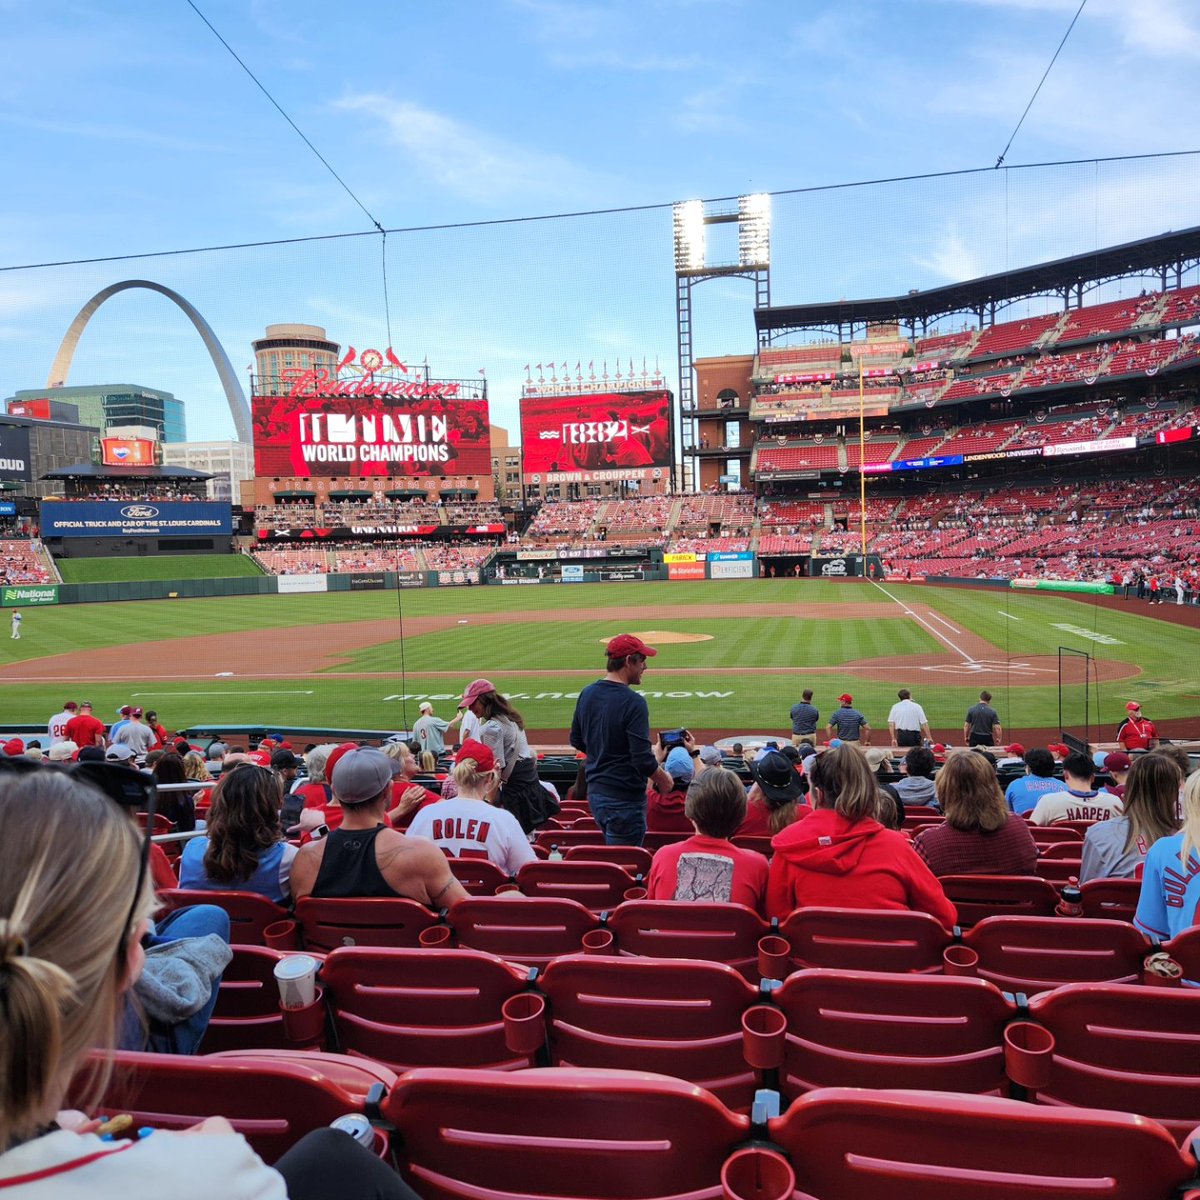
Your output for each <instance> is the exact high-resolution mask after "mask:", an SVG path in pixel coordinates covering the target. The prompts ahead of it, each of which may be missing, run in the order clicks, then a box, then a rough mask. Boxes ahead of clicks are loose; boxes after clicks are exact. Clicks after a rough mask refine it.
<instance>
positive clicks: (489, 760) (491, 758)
mask: <svg viewBox="0 0 1200 1200" xmlns="http://www.w3.org/2000/svg"><path fill="white" fill-rule="evenodd" d="M465 758H473V759H474V760H475V765H476V766H477V767H478V768H479V769H480V770H481V771H494V770H495V769H496V757H495V755H494V754H493V753H492V752H491V750H490V749H489V748H488V747H487V746H485V745H484V744H483V743H482V742H477V741H476V740H475V739H474V738H467V740H466V741H465V742H463V744H462V746H460V747H459V751H458V753H457V754H456V755H455V756H454V761H455V763H460V762H462V761H463V759H465Z"/></svg>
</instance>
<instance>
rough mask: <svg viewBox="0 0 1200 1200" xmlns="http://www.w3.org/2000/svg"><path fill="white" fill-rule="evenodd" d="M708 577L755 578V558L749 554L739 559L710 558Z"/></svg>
mask: <svg viewBox="0 0 1200 1200" xmlns="http://www.w3.org/2000/svg"><path fill="white" fill-rule="evenodd" d="M708 577H709V578H710V579H753V578H754V560H753V559H752V558H751V557H750V556H749V555H747V556H746V557H745V558H739V559H728V558H726V559H713V558H710V559H709V560H708Z"/></svg>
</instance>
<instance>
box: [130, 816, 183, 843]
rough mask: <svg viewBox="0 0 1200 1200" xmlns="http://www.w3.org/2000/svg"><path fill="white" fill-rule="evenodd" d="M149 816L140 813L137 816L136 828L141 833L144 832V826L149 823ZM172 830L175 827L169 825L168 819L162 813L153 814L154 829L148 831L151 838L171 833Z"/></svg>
mask: <svg viewBox="0 0 1200 1200" xmlns="http://www.w3.org/2000/svg"><path fill="white" fill-rule="evenodd" d="M149 816H150V814H149V813H144V812H140V813H138V814H137V823H138V828H139V829H140V830H141V831H142V832H143V833H145V832H146V826H147V824H148V823H149ZM174 828H175V826H174V825H173V824H172V823H171V818H170V817H168V816H165V815H164V814H163V813H155V814H154V828H153V829H152V830H151V831H150V833H151V836H152V837H153V836H157V835H159V834H164V833H171V832H172V831H173V830H174Z"/></svg>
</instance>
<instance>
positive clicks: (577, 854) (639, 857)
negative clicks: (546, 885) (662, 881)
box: [563, 846, 654, 878]
mask: <svg viewBox="0 0 1200 1200" xmlns="http://www.w3.org/2000/svg"><path fill="white" fill-rule="evenodd" d="M563 858H564V859H565V860H566V861H567V862H608V863H616V864H617V866H618V867H624V868H625V870H626V871H628V872H629V873H630V875H641V876H642V877H643V878H644V877H645V876H647V875H649V874H650V865H651V864H652V863H653V862H654V855H652V854H651V853H650V851H649V850H647V849H646V848H645V847H644V846H568V847H567V849H566V850H564V851H563Z"/></svg>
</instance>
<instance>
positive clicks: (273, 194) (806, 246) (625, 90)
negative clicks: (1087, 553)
mask: <svg viewBox="0 0 1200 1200" xmlns="http://www.w3.org/2000/svg"><path fill="white" fill-rule="evenodd" d="M196 4H197V6H198V7H199V8H200V9H201V10H202V12H203V13H204V14H205V16H207V18H208V19H209V21H211V23H212V24H213V25H214V26H215V27H216V29H217V30H219V31H220V33H221V34H222V36H223V37H224V38H225V39H226V40H227V41H228V42H229V44H230V45H231V46H232V48H233V49H234V50H235V51H236V52H237V53H238V54H239V56H241V57H242V59H243V60H244V61H245V62H246V64H247V65H248V66H249V67H250V69H251V70H252V71H253V72H254V73H255V74H256V75H257V76H258V78H259V79H260V80H261V82H262V83H263V85H264V86H265V87H266V88H267V89H268V91H270V93H271V94H272V95H273V96H274V97H275V99H276V101H277V102H278V103H279V105H280V106H281V107H282V108H283V109H284V110H285V111H286V112H287V113H288V115H289V116H290V117H291V118H292V120H293V121H294V122H295V123H296V125H298V126H299V128H300V129H301V130H302V131H303V132H304V134H305V136H306V137H307V138H308V139H309V140H310V141H311V142H312V143H313V145H314V146H315V147H316V148H317V149H318V150H319V151H320V153H321V154H322V155H323V156H324V157H325V159H326V160H327V161H328V162H329V164H330V165H331V166H332V167H333V169H334V170H335V171H336V172H337V174H338V175H339V176H340V177H341V178H342V179H343V180H344V181H345V183H346V184H347V185H348V187H349V188H350V190H351V191H353V193H354V194H355V196H357V198H358V201H359V202H361V205H362V207H360V206H359V203H356V201H355V200H354V199H353V198H352V197H351V196H350V195H348V194H347V192H346V191H345V190H344V189H343V188H342V187H341V186H340V185H339V183H338V182H337V181H336V180H335V179H334V178H333V177H332V176H331V175H330V174H329V172H328V171H327V170H326V168H325V167H324V166H322V164H321V163H320V161H319V160H318V159H317V158H316V157H315V156H314V154H313V153H312V152H311V151H310V150H309V149H308V148H307V147H306V146H305V145H304V144H303V142H302V141H301V140H300V138H299V137H298V136H297V134H296V133H295V132H294V131H293V130H292V129H291V128H290V127H289V126H288V125H287V123H286V122H285V121H284V119H283V117H282V116H281V115H280V114H279V112H278V111H277V110H276V109H275V108H274V107H272V105H271V103H270V102H269V101H268V99H267V98H266V97H265V96H264V95H263V94H262V92H260V91H259V90H258V89H257V88H256V87H255V85H254V84H253V82H252V81H251V80H250V79H249V78H247V76H246V75H245V74H244V72H243V71H242V69H241V68H240V67H239V66H238V64H237V63H236V62H235V61H234V60H233V58H232V57H231V56H230V55H229V53H228V51H226V49H225V48H224V47H223V46H222V45H221V44H220V42H219V41H217V39H216V38H215V37H214V36H213V34H212V33H211V32H210V31H209V29H208V28H206V27H205V25H204V24H203V23H202V21H201V20H200V18H199V17H198V16H197V15H196V13H195V12H194V11H193V10H192V8H191V7H189V5H188V4H187V3H185V0H155V2H154V3H145V0H106V2H105V3H100V2H98V0H97V2H94V3H86V2H83V3H80V2H68V0H0V21H2V22H3V29H4V33H3V35H2V36H0V45H2V46H3V49H4V61H5V71H4V72H3V73H2V74H0V145H3V147H4V150H3V157H2V159H0V161H2V162H3V163H4V166H5V171H4V186H3V188H2V189H0V268H4V269H2V270H0V398H2V397H4V396H8V395H11V394H12V393H13V392H14V391H15V390H16V389H18V388H40V387H42V386H43V385H44V384H45V382H46V378H47V374H48V371H49V366H50V362H51V360H52V359H53V357H54V353H55V350H56V349H57V346H58V343H59V341H60V340H61V338H62V336H63V334H64V332H65V331H66V328H67V326H68V325H69V324H70V321H71V319H72V318H73V317H74V315H75V313H76V312H77V311H78V310H79V308H80V307H81V306H82V305H83V304H84V303H85V302H86V301H87V300H88V299H89V298H90V297H91V296H92V295H94V294H95V293H96V292H97V291H99V290H100V289H101V288H103V287H105V286H107V285H109V284H112V283H116V282H119V281H122V280H126V279H146V280H152V281H155V282H157V283H161V284H164V285H166V286H168V287H171V288H174V289H175V290H176V291H178V292H180V293H181V294H182V295H183V296H185V297H186V298H187V299H188V300H189V301H191V302H192V303H193V304H194V305H195V306H196V308H197V309H198V310H199V312H200V313H201V314H202V315H203V316H204V318H205V319H206V320H207V321H208V323H209V324H210V325H211V326H212V328H213V329H214V331H215V332H216V334H217V336H218V338H219V339H220V340H221V342H222V344H223V345H224V347H225V349H226V351H227V352H228V354H229V357H230V359H231V361H232V363H233V365H234V367H235V369H236V370H238V371H239V372H242V371H244V368H245V367H246V365H247V364H249V363H250V362H251V349H250V343H251V341H252V340H253V339H254V338H255V337H259V336H261V335H262V332H263V329H264V327H265V326H266V325H267V324H269V323H276V322H288V321H300V322H307V323H312V324H318V325H322V326H324V327H325V328H326V330H327V331H328V333H329V336H330V337H332V338H333V339H334V340H336V341H338V342H340V343H341V344H342V345H343V346H347V345H353V346H356V347H358V348H359V349H360V350H361V349H363V348H366V347H367V346H379V347H381V348H382V347H383V346H385V345H386V344H387V343H388V341H389V337H388V329H389V326H390V331H391V334H390V342H391V344H392V346H393V347H394V349H395V351H396V353H397V354H398V355H399V356H400V357H401V358H402V359H404V360H405V361H408V362H413V361H415V362H421V361H422V360H427V361H428V363H429V366H430V369H431V371H432V373H433V374H434V375H435V376H437V377H457V378H478V372H479V371H480V370H483V371H485V372H486V375H487V379H488V385H489V394H490V399H491V407H492V416H493V421H495V422H496V423H498V424H502V425H506V426H508V427H509V428H510V430H512V431H513V440H514V441H516V440H517V436H516V431H517V400H518V397H519V393H520V387H521V383H522V381H523V379H524V378H525V367H526V364H529V365H531V366H532V365H533V364H536V363H538V362H543V363H549V362H551V361H553V362H557V363H560V364H561V363H562V362H567V363H568V364H569V366H570V371H571V373H572V374H574V370H575V364H576V363H577V362H582V363H583V369H584V372H585V373H586V371H587V364H588V363H589V362H594V363H595V370H596V373H597V374H599V373H600V371H601V370H602V365H603V364H605V363H607V366H608V370H609V371H610V372H613V371H615V369H616V365H617V364H618V363H620V364H622V368H623V369H624V368H625V367H626V366H627V364H628V361H629V360H630V359H632V360H633V361H634V362H635V364H636V365H637V366H638V367H639V368H640V366H641V364H642V362H643V360H644V361H646V362H647V364H648V365H651V366H652V365H653V364H654V363H655V361H657V362H658V363H659V365H660V366H661V367H662V369H663V370H664V372H665V373H666V375H667V376H668V378H669V379H670V380H671V383H672V386H673V387H674V386H675V383H674V376H675V367H674V363H675V345H676V331H675V285H674V275H673V263H672V246H671V212H670V208H669V205H670V203H671V202H672V201H678V200H686V199H692V198H700V199H711V198H719V197H730V196H737V195H739V194H743V193H748V192H760V191H769V192H781V193H782V192H787V193H790V194H787V195H778V196H776V197H775V198H774V200H773V205H772V221H773V225H772V281H771V283H772V299H773V301H774V302H775V303H779V304H793V303H803V302H805V301H817V300H831V299H838V298H840V297H862V296H873V295H888V294H895V293H897V292H904V291H907V290H908V289H910V288H914V287H928V286H933V285H935V284H939V283H945V282H950V281H953V280H959V279H963V278H971V277H974V276H976V275H979V274H983V273H987V272H989V271H994V270H999V269H1003V268H1004V267H1006V266H1011V267H1015V266H1020V265H1025V264H1027V263H1031V262H1037V261H1042V260H1044V259H1047V258H1054V257H1058V256H1060V255H1064V254H1071V253H1079V252H1082V251H1085V250H1088V249H1090V248H1093V247H1097V246H1105V245H1111V244H1114V243H1116V242H1120V241H1125V240H1129V239H1132V238H1136V237H1144V236H1149V235H1152V234H1156V233H1161V232H1164V231H1165V230H1168V229H1180V228H1184V227H1187V226H1191V225H1197V224H1200V186H1197V185H1198V184H1200V155H1198V154H1189V155H1182V156H1176V157H1170V158H1167V157H1150V158H1144V159H1142V160H1140V161H1136V162H1121V163H1112V162H1108V163H1105V162H1099V161H1095V160H1098V159H1101V158H1113V157H1118V156H1126V155H1164V154H1169V153H1172V152H1178V151H1192V150H1196V149H1198V148H1200V146H1198V145H1193V144H1191V143H1192V142H1195V141H1196V139H1195V135H1194V133H1193V129H1194V124H1193V122H1192V120H1191V114H1192V113H1193V111H1194V87H1193V86H1192V85H1193V84H1194V80H1195V79H1196V78H1197V72H1198V70H1200V5H1197V4H1195V3H1194V2H1193V0H1088V3H1087V5H1086V7H1085V9H1084V12H1083V14H1082V16H1081V17H1080V18H1079V21H1078V23H1077V25H1076V27H1075V29H1074V31H1073V33H1072V35H1071V37H1070V39H1069V40H1068V42H1067V44H1066V47H1065V48H1064V50H1063V51H1062V54H1061V55H1060V57H1059V59H1058V61H1057V63H1056V64H1055V67H1054V69H1053V71H1052V72H1051V74H1050V76H1049V78H1048V79H1047V81H1046V84H1045V85H1044V87H1043V89H1042V92H1041V94H1040V96H1039V97H1038V99H1037V100H1036V102H1035V103H1034V105H1033V107H1032V108H1031V110H1030V112H1029V114H1028V116H1027V117H1026V119H1025V122H1024V125H1023V127H1022V128H1021V130H1020V132H1019V133H1018V134H1017V136H1016V138H1015V140H1014V141H1013V144H1012V146H1011V148H1010V149H1009V150H1008V154H1007V157H1006V159H1005V162H1006V165H1007V168H1008V169H1002V170H995V169H993V168H994V164H995V162H996V159H997V157H998V156H999V155H1000V154H1001V152H1002V151H1003V150H1004V147H1005V145H1006V143H1007V142H1008V139H1009V137H1010V135H1011V134H1012V132H1013V128H1014V126H1015V125H1016V124H1017V121H1018V119H1019V118H1020V116H1021V113H1022V110H1023V109H1024V107H1025V105H1026V103H1027V102H1028V100H1029V97H1030V96H1031V94H1032V93H1033V90H1034V88H1035V87H1036V85H1037V82H1038V80H1039V78H1040V77H1041V75H1042V72H1043V71H1044V70H1045V68H1046V64H1047V63H1048V62H1049V60H1050V56H1051V54H1052V53H1053V51H1054V49H1055V47H1056V46H1057V45H1058V43H1059V40H1060V39H1061V38H1062V36H1063V33H1064V32H1065V31H1066V29H1067V26H1068V24H1069V22H1070V20H1071V18H1072V16H1073V15H1074V13H1075V11H1076V9H1077V8H1078V0H838V2H818V0H637V2H633V0H611V2H604V0H579V2H573V0H572V2H568V0H443V2H442V3H438V4H424V3H420V2H419V0H344V2H343V3H342V4H340V5H329V4H327V3H317V2H316V0H196ZM1063 160H1084V161H1083V162H1082V163H1081V164H1080V165H1073V166H1063V167H1041V168H1036V169H1035V168H1032V167H1029V166H1027V165H1026V164H1036V163H1045V162H1058V161H1063ZM968 171H969V172H973V173H971V174H959V175H952V176H947V177H942V178H937V179H929V180H922V181H913V182H905V183H874V184H866V185H863V186H844V185H853V184H858V183H860V182H861V181H872V180H880V179H887V178H891V177H895V176H909V175H915V174H933V173H942V172H968ZM640 206H656V207H647V208H645V209H644V210H643V211H627V212H623V213H611V214H607V215H596V216H586V217H569V218H560V219H549V220H532V221H530V220H521V221H512V220H511V219H514V218H529V217H541V216H547V215H552V214H560V213H573V212H592V211H595V210H599V209H610V208H625V209H633V208H639V207H640ZM364 208H365V209H366V210H367V212H369V213H370V214H371V218H373V219H374V220H377V221H378V222H379V223H380V224H382V225H383V226H384V227H385V228H387V229H389V230H394V231H397V232H393V233H391V234H390V235H389V236H388V237H387V239H386V255H385V253H384V249H385V244H384V242H383V239H381V238H380V236H379V235H378V233H375V232H372V230H373V222H372V219H369V218H368V216H367V215H366V213H364V211H363V209H364ZM491 221H507V222H510V223H505V224H493V225H480V224H477V223H480V222H491ZM463 223H466V224H468V226H469V227H467V228H457V229H445V228H443V229H424V230H420V231H414V232H403V231H405V230H409V231H412V230H416V229H418V227H427V226H446V225H453V224H463ZM721 233H724V234H731V229H730V227H724V228H723V229H722V228H721V227H718V236H717V240H716V242H715V244H714V245H713V248H712V252H711V255H710V257H711V258H713V259H727V258H729V257H731V256H732V254H733V253H735V251H736V245H735V243H734V242H732V241H729V240H726V241H721V240H720V236H719V235H720V234H721ZM335 234H354V235H359V236H354V237H340V238H331V237H329V235H335ZM309 238H323V239H325V240H320V241H292V242H291V244H288V245H281V246H271V247H261V248H254V249H237V250H224V251H212V252H207V253H183V254H180V253H170V254H160V255H159V256H154V257H140V258H135V259H132V260H130V261H119V262H117V261H110V262H103V263H89V264H76V265H66V266H53V267H36V266H34V264H43V263H60V262H70V261H71V260H78V259H85V258H87V259H94V258H102V257H110V256H124V255H149V254H153V253H154V252H168V251H186V250H193V249H196V248H201V247H209V246H219V245H227V244H242V243H248V242H262V241H276V240H285V239H287V240H291V239H309ZM385 262H386V272H387V300H388V303H387V304H386V305H385V301H384V284H383V266H384V263H385ZM14 268H18V269H14ZM1194 274H1195V272H1193V275H1194ZM1191 281H1193V282H1195V281H1196V280H1195V279H1192V280H1191ZM1114 286H1116V287H1117V290H1116V291H1111V292H1110V293H1109V294H1113V295H1115V294H1120V291H1119V289H1120V287H1122V286H1123V287H1126V288H1132V289H1133V290H1137V289H1138V288H1139V287H1140V286H1141V284H1140V283H1137V284H1126V285H1114ZM1099 298H1103V297H1099ZM1030 307H1031V309H1036V307H1037V304H1036V302H1034V303H1033V304H1032V305H1031V306H1030ZM1011 315H1023V314H1022V313H1021V312H1019V311H1015V312H1014V313H1012V314H1011ZM753 344H754V326H753V291H752V289H751V287H750V285H749V284H748V283H745V282H741V281H736V280H715V281H710V282H706V283H704V284H703V285H701V286H699V287H698V288H697V289H696V290H695V346H696V353H697V354H698V355H707V354H721V353H739V352H740V353H747V352H750V351H751V350H752V349H753ZM533 374H534V375H535V376H536V375H537V371H536V369H535V370H534V372H533ZM69 382H70V383H71V384H88V383H114V382H124V383H139V384H144V385H149V386H152V387H161V388H166V389H168V390H170V391H173V392H175V394H176V395H178V396H180V397H181V398H182V399H183V400H184V401H185V404H186V407H187V414H188V432H189V436H190V438H191V439H193V440H209V439H216V438H225V437H230V436H232V430H233V426H232V421H231V419H230V417H229V413H228V410H227V408H226V405H225V401H224V396H223V393H222V392H221V389H220V385H219V383H218V381H217V378H216V373H215V370H214V369H213V367H212V364H211V363H210V361H209V359H208V357H207V354H206V353H205V351H204V349H203V347H202V345H201V343H200V339H199V337H198V336H197V334H196V333H195V331H194V330H193V328H192V326H191V324H190V323H189V322H188V320H187V318H186V317H185V316H184V315H183V313H181V312H180V311H179V310H178V309H176V308H175V306H174V305H172V304H171V303H170V302H169V301H168V300H166V299H164V298H163V297H161V296H159V295H155V294H152V293H149V292H145V291H140V290H133V291H126V292H123V293H121V294H119V295H117V296H115V297H114V298H113V299H111V300H109V301H108V302H107V303H106V304H105V305H103V306H102V307H101V309H100V310H99V311H98V312H97V315H96V316H95V318H94V319H93V320H92V322H91V323H90V324H89V326H88V328H87V330H86V332H85V333H84V335H83V338H82V340H81V342H80V345H79V350H78V352H77V354H76V356H75V361H74V365H73V368H72V371H71V375H70V380H69Z"/></svg>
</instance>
